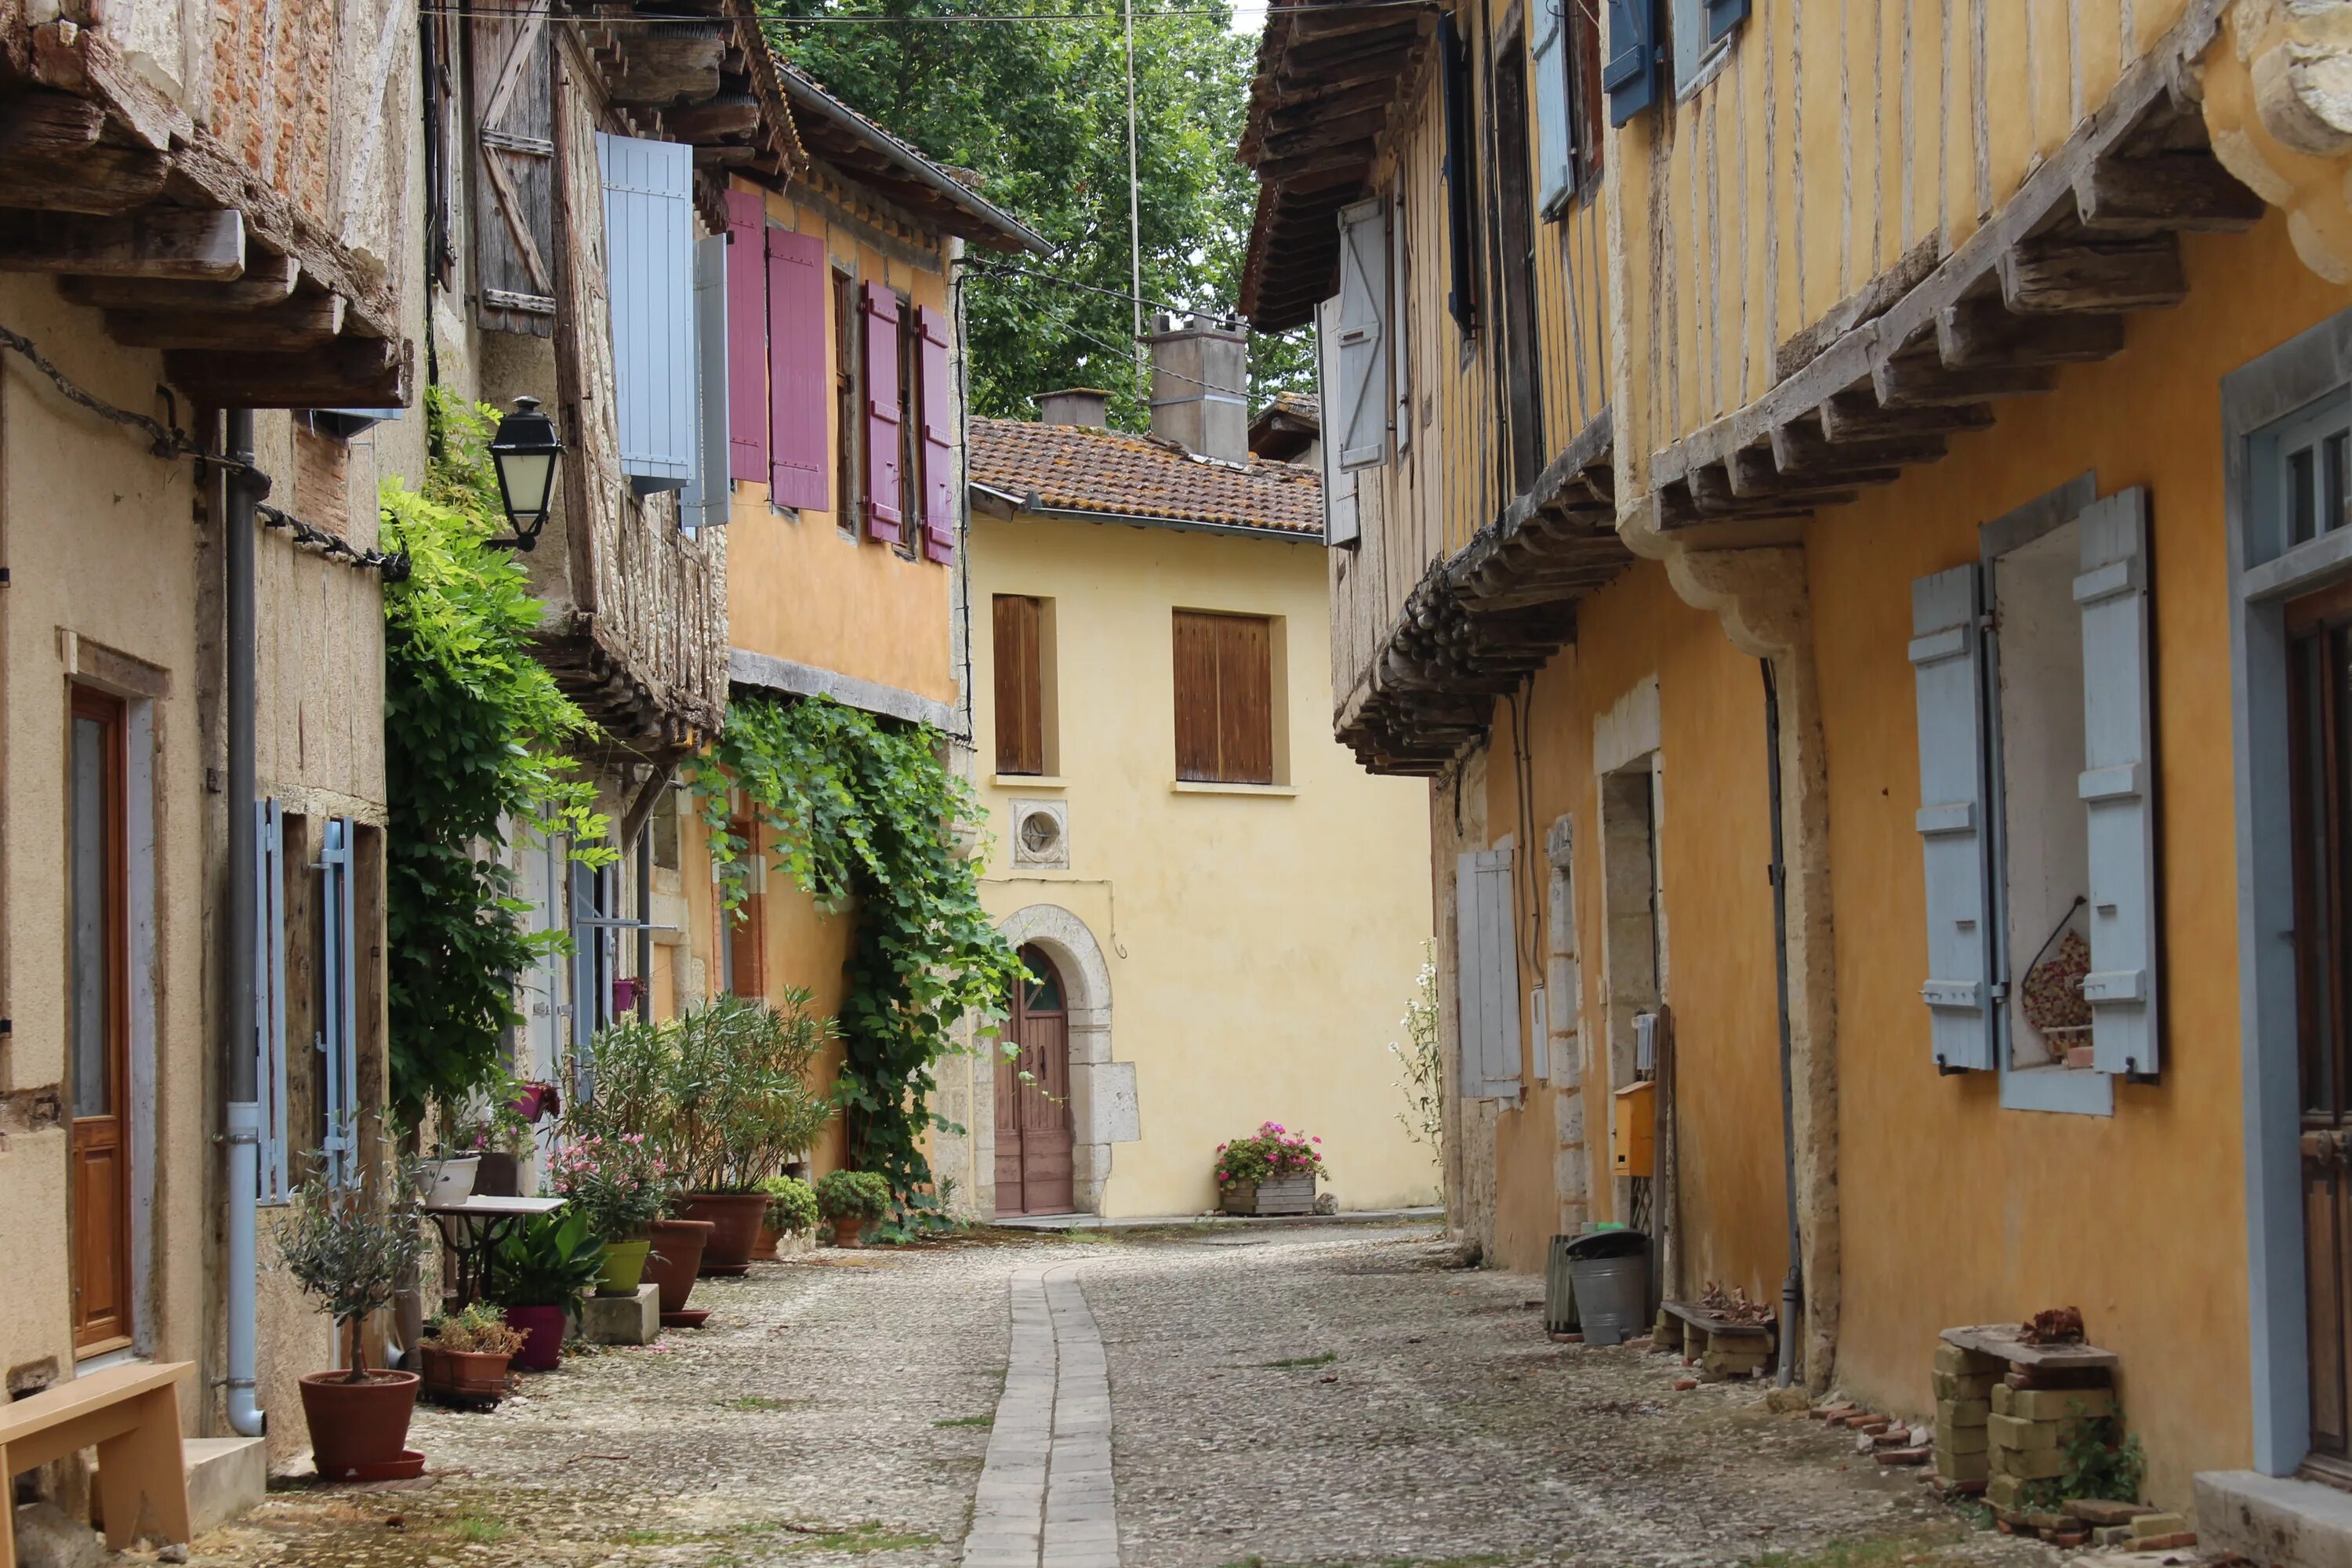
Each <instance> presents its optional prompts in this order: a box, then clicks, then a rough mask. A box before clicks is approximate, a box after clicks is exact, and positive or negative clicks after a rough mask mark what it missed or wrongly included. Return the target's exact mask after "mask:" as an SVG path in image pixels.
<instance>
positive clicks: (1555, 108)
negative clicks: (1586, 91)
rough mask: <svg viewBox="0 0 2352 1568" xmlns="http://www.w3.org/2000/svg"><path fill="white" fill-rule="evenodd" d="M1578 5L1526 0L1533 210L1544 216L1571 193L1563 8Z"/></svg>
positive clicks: (1565, 14) (1565, 12)
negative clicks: (1530, 10)
mask: <svg viewBox="0 0 2352 1568" xmlns="http://www.w3.org/2000/svg"><path fill="white" fill-rule="evenodd" d="M1578 3H1579V0H1530V4H1532V5H1533V6H1534V7H1535V9H1534V12H1533V13H1532V15H1533V17H1534V20H1533V21H1532V22H1531V23H1530V26H1531V28H1532V30H1533V34H1534V37H1532V38H1531V39H1530V41H1529V43H1528V56H1529V60H1528V70H1529V72H1530V73H1531V74H1532V75H1533V77H1534V79H1535V100H1536V206H1537V209H1538V211H1540V212H1541V213H1542V214H1543V215H1544V216H1546V217H1550V216H1553V215H1555V214H1556V213H1558V212H1559V210H1560V208H1562V207H1564V206H1566V205H1568V198H1569V197H1570V196H1571V195H1575V194H1576V153H1575V143H1576V138H1575V136H1574V135H1573V134H1572V133H1571V131H1570V125H1569V107H1568V105H1569V91H1568V73H1569V71H1570V68H1571V66H1570V61H1571V59H1572V58H1573V51H1572V50H1570V48H1569V47H1568V7H1569V6H1570V5H1575V4H1578Z"/></svg>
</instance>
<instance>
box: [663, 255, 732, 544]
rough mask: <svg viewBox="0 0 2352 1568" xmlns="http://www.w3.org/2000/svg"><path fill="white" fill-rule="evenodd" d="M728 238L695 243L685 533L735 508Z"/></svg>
mask: <svg viewBox="0 0 2352 1568" xmlns="http://www.w3.org/2000/svg"><path fill="white" fill-rule="evenodd" d="M727 252H728V245H727V237H726V236H725V235H723V234H714V235H712V236H710V237H709V238H707V239H698V240H696V241H695V242H694V337H695V369H694V379H695V404H696V413H697V416H698V423H697V424H696V426H695V436H694V471H693V472H692V473H690V474H688V476H687V480H686V493H685V494H683V495H681V496H680V497H679V498H678V507H677V521H678V526H679V527H680V528H683V529H686V530H688V531H689V532H691V531H696V530H699V529H705V528H724V527H725V526H726V525H727V520H728V517H729V515H730V513H731V512H732V510H733V509H734V500H735V493H734V486H733V484H732V483H731V482H730V479H729V478H728V468H729V466H730V458H729V448H730V445H731V443H730V441H729V440H728V425H727V405H728V403H729V402H730V397H729V389H728V375H727V371H728V364H729V360H728V353H727V335H728V334H727V259H728V258H727Z"/></svg>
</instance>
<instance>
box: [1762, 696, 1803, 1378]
mask: <svg viewBox="0 0 2352 1568" xmlns="http://www.w3.org/2000/svg"><path fill="white" fill-rule="evenodd" d="M1759 664H1761V666H1762V667H1763V670H1764V769H1765V779H1766V781H1767V788H1768V790H1769V794H1770V795H1771V801H1772V954H1773V961H1774V962H1773V965H1772V976H1773V979H1774V980H1775V981H1776V982H1777V983H1778V984H1779V986H1780V1163H1781V1176H1782V1179H1783V1181H1784V1182H1785V1183H1786V1184H1787V1188H1788V1194H1789V1271H1788V1272H1787V1273H1786V1274H1784V1275H1782V1276H1781V1277H1780V1386H1781V1387H1782V1388H1787V1387H1789V1386H1790V1384H1794V1383H1795V1382H1796V1381H1797V1319H1798V1316H1799V1314H1800V1313H1801V1312H1802V1311H1803V1310H1804V1305H1805V1280H1804V1274H1803V1266H1802V1263H1801V1258H1803V1256H1804V1253H1803V1250H1802V1247H1803V1236H1802V1233H1801V1230H1800V1229H1799V1226H1798V1221H1797V1085H1796V1072H1795V1068H1794V1065H1793V1063H1792V1062H1791V1060H1790V1056H1791V1052H1790V1045H1789V867H1788V862H1787V861H1786V860H1785V859H1784V858H1782V847H1781V842H1780V686H1779V684H1778V683H1777V682H1775V681H1774V680H1773V679H1772V661H1771V660H1770V659H1769V658H1767V659H1761V660H1759Z"/></svg>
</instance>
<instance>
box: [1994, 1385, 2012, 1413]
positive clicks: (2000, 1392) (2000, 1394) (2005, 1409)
mask: <svg viewBox="0 0 2352 1568" xmlns="http://www.w3.org/2000/svg"><path fill="white" fill-rule="evenodd" d="M1991 1403H1992V1413H1993V1414H1994V1415H2016V1414H2017V1390H2015V1389H2013V1388H2011V1387H2010V1385H2009V1384H2007V1383H2005V1382H2000V1381H1995V1383H1994V1384H1993V1385H1992V1400H1991Z"/></svg>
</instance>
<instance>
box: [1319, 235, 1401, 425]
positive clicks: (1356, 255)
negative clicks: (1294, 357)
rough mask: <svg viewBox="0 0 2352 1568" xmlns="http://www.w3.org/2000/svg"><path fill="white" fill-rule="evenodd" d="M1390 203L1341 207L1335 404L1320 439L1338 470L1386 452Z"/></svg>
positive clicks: (1326, 408)
mask: <svg viewBox="0 0 2352 1568" xmlns="http://www.w3.org/2000/svg"><path fill="white" fill-rule="evenodd" d="M1388 308H1389V225H1388V204H1386V203H1385V202H1382V201H1381V200H1380V199H1378V198H1377V197H1375V198H1374V199H1373V200H1371V201H1369V202H1358V203H1357V204H1356V205H1353V206H1348V207H1342V208H1340V209H1339V343H1338V347H1337V350H1336V352H1335V353H1334V354H1333V369H1334V372H1335V373H1336V374H1337V376H1338V378H1339V384H1338V385H1337V386H1336V387H1335V388H1334V391H1335V392H1336V393H1337V394H1338V398H1339V403H1338V406H1337V407H1336V408H1335V407H1333V406H1332V405H1328V404H1327V405H1325V406H1324V410H1323V441H1324V444H1325V445H1326V446H1327V447H1328V446H1336V447H1339V467H1340V468H1343V469H1353V468H1371V467H1372V466H1374V465H1375V464H1377V463H1379V462H1381V460H1382V459H1384V458H1386V457H1387V456H1388V439H1389V370H1388V350H1387V346H1386V343H1385V342H1384V339H1385V338H1386V336H1387V333H1386V331H1385V330H1384V323H1383V322H1382V321H1381V318H1382V317H1384V316H1386V315H1387V314H1388Z"/></svg>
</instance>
